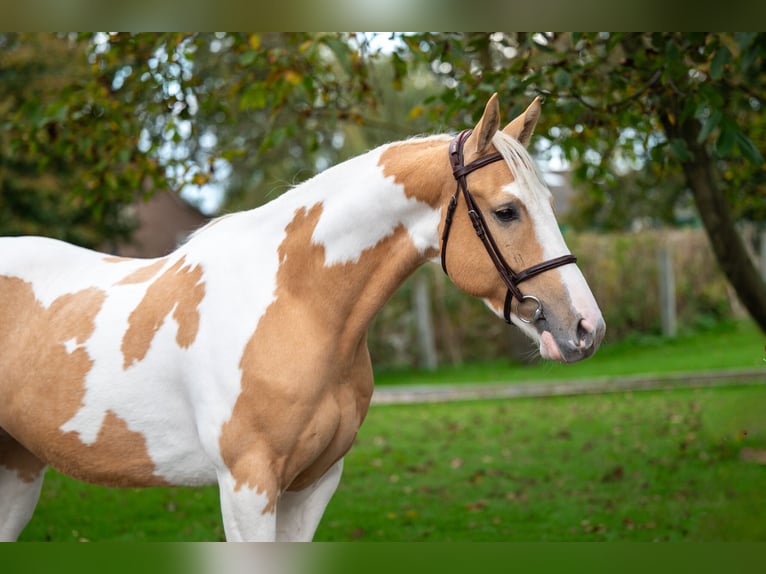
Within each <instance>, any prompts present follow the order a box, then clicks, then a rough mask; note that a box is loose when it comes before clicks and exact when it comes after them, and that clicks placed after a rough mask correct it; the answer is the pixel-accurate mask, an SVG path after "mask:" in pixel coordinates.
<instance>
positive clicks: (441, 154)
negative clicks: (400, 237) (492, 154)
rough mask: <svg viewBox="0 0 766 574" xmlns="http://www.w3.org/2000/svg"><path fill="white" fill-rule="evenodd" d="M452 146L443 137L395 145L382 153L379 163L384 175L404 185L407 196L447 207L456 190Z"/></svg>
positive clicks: (433, 205)
mask: <svg viewBox="0 0 766 574" xmlns="http://www.w3.org/2000/svg"><path fill="white" fill-rule="evenodd" d="M448 145H449V143H448V141H446V140H442V139H425V140H422V141H418V142H403V143H400V144H392V145H390V146H388V147H387V148H386V149H385V150H384V151H383V153H382V154H380V160H379V161H378V164H379V165H380V167H382V168H383V175H385V176H386V177H392V178H393V179H394V181H395V182H396V183H398V184H400V185H402V186H404V193H405V195H406V196H407V197H413V198H415V199H417V200H419V201H422V202H424V203H427V204H428V205H430V206H431V207H444V205H445V204H446V201H447V198H448V197H449V195H450V194H451V193H452V192H453V191H454V189H455V180H454V179H453V177H452V168H451V167H450V164H449V157H448V154H447V150H448Z"/></svg>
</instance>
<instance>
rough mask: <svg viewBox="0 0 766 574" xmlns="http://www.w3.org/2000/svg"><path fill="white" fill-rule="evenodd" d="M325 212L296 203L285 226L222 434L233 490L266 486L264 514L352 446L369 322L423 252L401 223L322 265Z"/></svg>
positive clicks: (365, 386) (366, 367) (361, 403)
mask: <svg viewBox="0 0 766 574" xmlns="http://www.w3.org/2000/svg"><path fill="white" fill-rule="evenodd" d="M321 213H322V206H321V205H315V206H314V207H313V208H311V209H310V210H309V211H306V209H304V208H301V209H300V210H298V211H297V212H296V214H295V217H294V219H293V221H292V222H291V223H290V224H289V225H288V226H287V229H286V231H287V237H286V238H285V240H284V242H283V243H282V245H280V247H279V257H280V261H281V262H282V264H281V266H280V268H279V271H278V274H277V290H276V299H275V301H274V302H273V303H272V304H271V305H270V306H269V307H268V308H267V310H266V312H265V314H264V315H263V316H262V317H261V319H260V321H259V323H258V328H257V329H256V331H255V333H253V336H252V338H251V339H250V341H249V342H248V344H247V346H246V348H245V351H244V353H243V355H242V360H241V363H240V366H241V368H242V392H241V394H240V396H239V398H238V399H237V402H236V404H235V406H234V410H233V412H232V416H231V419H230V420H229V421H228V422H226V423H225V424H224V426H223V428H222V433H221V438H220V445H221V454H222V456H223V459H224V462H225V463H226V465H227V466H228V467H229V469H230V470H231V472H232V475H233V476H234V478H235V480H236V482H237V488H241V487H242V486H244V485H247V486H248V487H249V488H254V489H257V491H258V492H266V494H267V496H268V497H269V500H270V501H271V503H270V504H269V506H268V508H266V510H265V512H270V511H273V509H274V505H275V504H276V498H277V496H278V495H279V493H281V492H282V491H284V490H285V489H290V490H301V489H303V488H305V487H307V486H308V485H310V484H312V483H313V482H314V481H316V480H317V479H318V478H319V477H321V476H322V475H323V474H324V473H325V472H326V470H327V469H328V468H329V467H330V466H332V465H333V464H334V463H335V462H336V461H337V460H338V459H340V458H341V457H342V456H343V455H344V454H345V453H346V452H347V451H348V449H349V448H350V447H351V444H352V443H353V440H354V437H355V436H356V432H357V430H358V429H359V426H360V425H361V423H362V421H363V419H364V417H365V415H366V414H367V408H368V406H369V401H370V397H371V395H372V386H373V385H372V368H371V364H370V357H369V353H368V351H367V339H366V332H367V326H368V324H369V321H370V320H371V319H372V317H373V316H374V314H375V313H376V312H377V310H378V309H379V308H380V307H381V306H382V305H383V303H385V301H386V300H387V299H388V298H389V297H390V296H391V294H392V293H393V292H394V290H395V289H396V288H398V287H399V284H400V283H401V281H402V280H403V279H404V277H406V276H407V275H408V274H409V272H408V271H412V270H414V268H415V267H416V266H417V265H418V264H419V262H420V258H421V257H422V255H421V254H419V253H418V252H417V250H416V249H415V247H414V246H413V245H412V242H411V240H410V239H409V237H408V235H407V232H406V230H405V229H404V228H403V227H399V228H397V229H396V230H395V231H394V233H393V234H392V235H390V236H388V237H386V238H385V239H384V240H382V241H381V242H379V243H378V244H377V245H376V246H375V247H373V248H370V249H367V250H365V251H363V252H362V254H361V255H360V257H359V260H358V261H357V262H355V263H346V264H337V265H332V266H330V267H325V265H324V247H322V246H321V245H316V244H313V243H312V242H311V237H312V234H313V231H314V228H315V227H316V224H317V222H318V221H319V218H320V216H321ZM288 254H289V255H288Z"/></svg>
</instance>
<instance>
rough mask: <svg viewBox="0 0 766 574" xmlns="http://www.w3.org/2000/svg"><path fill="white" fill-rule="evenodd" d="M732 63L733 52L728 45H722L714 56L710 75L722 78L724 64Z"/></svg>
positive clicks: (718, 78)
mask: <svg viewBox="0 0 766 574" xmlns="http://www.w3.org/2000/svg"><path fill="white" fill-rule="evenodd" d="M730 63H731V52H729V48H727V47H726V46H721V47H720V48H718V51H717V52H716V53H715V56H713V61H712V62H711V63H710V77H711V78H713V79H714V80H720V79H721V76H723V70H724V66H726V64H730Z"/></svg>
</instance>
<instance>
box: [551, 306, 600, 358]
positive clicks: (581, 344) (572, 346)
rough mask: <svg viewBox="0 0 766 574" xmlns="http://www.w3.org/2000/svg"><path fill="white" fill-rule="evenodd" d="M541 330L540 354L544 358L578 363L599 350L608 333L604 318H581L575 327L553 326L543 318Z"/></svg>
mask: <svg viewBox="0 0 766 574" xmlns="http://www.w3.org/2000/svg"><path fill="white" fill-rule="evenodd" d="M538 329H539V332H540V355H542V357H543V358H544V359H550V360H553V361H558V362H560V363H576V362H577V361H581V360H583V359H587V358H588V357H590V356H591V355H593V353H595V352H596V350H598V347H599V345H601V341H602V340H603V339H604V334H605V333H606V323H604V319H603V318H601V317H598V318H596V319H593V320H589V319H585V318H581V319H579V321H578V322H577V325H576V327H575V328H574V329H571V332H570V330H563V329H557V328H555V327H554V328H551V326H550V325H549V324H548V322H547V321H546V320H545V319H543V320H541V321H539V322H538Z"/></svg>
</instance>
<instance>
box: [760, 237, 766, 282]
mask: <svg viewBox="0 0 766 574" xmlns="http://www.w3.org/2000/svg"><path fill="white" fill-rule="evenodd" d="M760 242H761V244H760V246H759V247H760V254H761V277H762V278H763V280H764V281H766V229H761V239H760Z"/></svg>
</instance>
